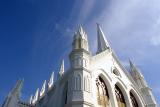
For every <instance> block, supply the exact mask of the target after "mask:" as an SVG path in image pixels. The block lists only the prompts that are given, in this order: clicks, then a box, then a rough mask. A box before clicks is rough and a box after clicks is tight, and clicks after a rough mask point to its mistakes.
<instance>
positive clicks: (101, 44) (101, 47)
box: [97, 24, 110, 53]
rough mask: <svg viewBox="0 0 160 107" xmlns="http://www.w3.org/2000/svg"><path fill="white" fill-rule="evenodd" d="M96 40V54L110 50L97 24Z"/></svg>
mask: <svg viewBox="0 0 160 107" xmlns="http://www.w3.org/2000/svg"><path fill="white" fill-rule="evenodd" d="M97 40H98V41H97V42H98V49H97V53H100V52H103V51H105V50H107V49H110V46H109V43H108V41H107V39H106V38H105V35H104V33H103V31H102V29H101V27H100V25H99V24H97Z"/></svg>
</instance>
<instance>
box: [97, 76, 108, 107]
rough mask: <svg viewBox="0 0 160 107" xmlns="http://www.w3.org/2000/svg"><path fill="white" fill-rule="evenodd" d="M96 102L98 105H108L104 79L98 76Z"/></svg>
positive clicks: (105, 106)
mask: <svg viewBox="0 0 160 107" xmlns="http://www.w3.org/2000/svg"><path fill="white" fill-rule="evenodd" d="M96 86H97V103H98V105H99V106H100V107H109V105H110V104H109V94H108V90H107V86H106V84H105V82H104V80H103V79H102V78H101V77H100V76H99V77H98V78H97V79H96Z"/></svg>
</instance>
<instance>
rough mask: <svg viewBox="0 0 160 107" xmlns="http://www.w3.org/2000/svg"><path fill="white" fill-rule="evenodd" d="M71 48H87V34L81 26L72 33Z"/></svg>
mask: <svg viewBox="0 0 160 107" xmlns="http://www.w3.org/2000/svg"><path fill="white" fill-rule="evenodd" d="M73 49H84V50H87V51H88V50H89V48H88V39H87V34H86V32H85V31H84V29H83V27H82V26H79V29H78V31H77V32H75V33H74V41H73Z"/></svg>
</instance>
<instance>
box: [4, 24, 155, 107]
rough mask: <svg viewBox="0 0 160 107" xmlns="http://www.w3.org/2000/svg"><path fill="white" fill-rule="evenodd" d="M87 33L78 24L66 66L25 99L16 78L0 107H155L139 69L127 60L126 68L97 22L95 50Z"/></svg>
mask: <svg viewBox="0 0 160 107" xmlns="http://www.w3.org/2000/svg"><path fill="white" fill-rule="evenodd" d="M88 42H89V41H88V39H87V34H86V32H85V31H84V29H83V28H82V27H81V26H80V28H79V29H78V31H77V32H76V33H75V34H74V38H73V43H72V51H71V52H70V54H69V60H70V68H69V69H68V70H66V71H65V70H64V61H62V64H61V66H60V70H59V75H58V79H57V80H56V81H54V73H52V74H51V78H50V79H49V81H44V84H43V86H42V88H41V89H37V91H36V93H35V95H34V96H31V98H30V100H29V101H28V102H24V101H22V100H21V98H20V93H21V89H22V85H23V80H19V81H18V82H17V83H16V85H15V87H14V88H13V89H12V90H11V92H10V93H9V94H8V96H7V97H6V99H5V101H4V103H3V105H2V107H157V104H156V101H155V98H154V96H153V94H152V91H151V88H150V87H149V86H148V85H147V82H146V80H145V79H144V77H143V75H142V74H141V72H140V70H139V69H138V68H137V67H136V66H135V64H133V63H132V62H131V61H130V62H129V63H130V70H129V71H127V70H126V69H125V67H124V66H123V65H122V64H121V62H120V61H119V60H118V58H117V57H116V54H115V53H114V51H113V49H112V48H111V47H110V45H109V43H108V42H107V39H106V38H105V35H104V33H103V31H102V29H101V27H100V25H98V24H97V53H96V54H95V55H92V54H91V51H90V50H89V45H88Z"/></svg>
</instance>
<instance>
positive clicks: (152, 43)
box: [78, 0, 160, 92]
mask: <svg viewBox="0 0 160 107" xmlns="http://www.w3.org/2000/svg"><path fill="white" fill-rule="evenodd" d="M104 2H105V0H104ZM107 2H108V3H106V6H105V7H104V8H102V10H101V12H100V14H99V13H96V12H95V11H91V10H92V9H93V6H94V8H97V9H98V8H99V7H96V6H95V5H93V4H96V1H95V3H93V2H92V3H91V4H92V5H90V6H88V4H86V5H84V6H82V7H83V9H81V12H80V13H81V14H80V15H79V16H78V17H79V20H81V21H78V22H83V21H84V20H85V19H86V17H90V15H92V16H96V17H92V18H91V20H89V21H88V22H87V24H86V26H85V27H86V28H87V31H88V34H89V39H90V42H91V43H90V44H92V45H91V46H92V47H91V50H92V51H94V52H95V51H96V48H97V45H96V34H95V33H96V32H95V30H96V29H95V27H94V26H95V23H96V22H99V23H100V24H101V25H102V29H103V31H104V33H105V34H106V35H107V38H108V40H109V42H110V43H111V46H112V48H113V49H115V51H116V52H117V53H118V54H119V55H118V56H120V59H121V60H122V61H123V63H124V64H125V65H127V66H128V63H127V62H126V60H128V58H131V59H134V62H135V63H136V64H137V65H140V66H141V67H144V69H146V67H147V66H145V64H146V63H147V62H148V63H150V68H155V66H158V65H151V62H154V63H155V62H156V63H157V62H158V60H157V57H159V54H160V51H159V48H158V46H160V31H159V28H160V16H159V13H160V1H159V0H152V1H151V0H129V1H128V0H120V1H119V0H108V1H107ZM88 3H89V2H88ZM86 10H87V11H86ZM97 14H98V15H97ZM83 15H84V16H83ZM111 40H112V41H111ZM146 61H147V62H146ZM152 64H153V63H152ZM150 72H152V71H151V70H146V71H145V72H144V73H146V75H147V73H149V74H151V73H150ZM154 72H156V73H158V71H154ZM151 75H152V76H154V74H153V73H152V74H151ZM148 79H150V81H151V83H152V82H153V81H154V79H153V78H151V77H150V78H148ZM157 84H158V83H157ZM156 90H157V89H153V91H154V92H155V91H156ZM158 90H159V89H158Z"/></svg>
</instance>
